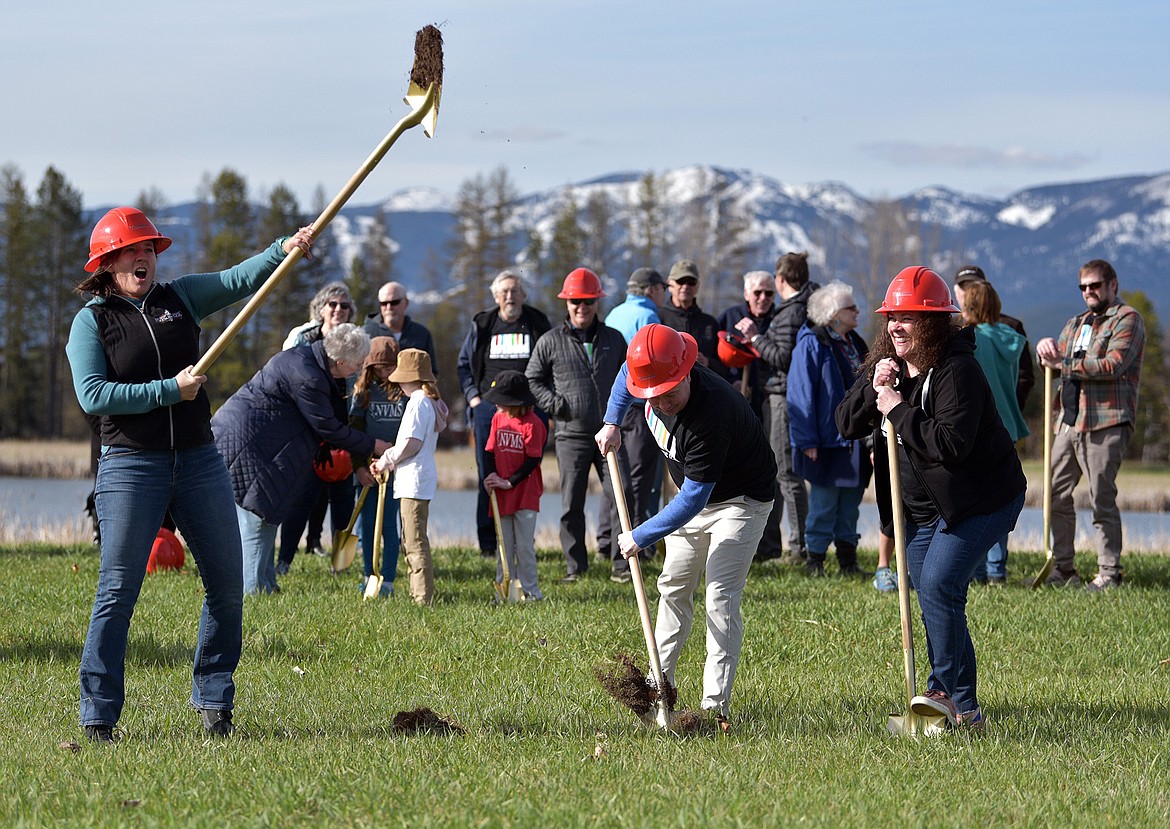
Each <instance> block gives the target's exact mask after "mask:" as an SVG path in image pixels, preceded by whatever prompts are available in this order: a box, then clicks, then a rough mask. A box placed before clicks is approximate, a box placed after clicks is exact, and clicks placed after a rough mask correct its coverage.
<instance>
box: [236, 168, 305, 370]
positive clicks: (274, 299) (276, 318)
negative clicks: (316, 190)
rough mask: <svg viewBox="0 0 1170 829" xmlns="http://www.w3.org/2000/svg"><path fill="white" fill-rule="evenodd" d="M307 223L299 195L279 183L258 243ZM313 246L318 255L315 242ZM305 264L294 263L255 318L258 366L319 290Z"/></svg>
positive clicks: (276, 347)
mask: <svg viewBox="0 0 1170 829" xmlns="http://www.w3.org/2000/svg"><path fill="white" fill-rule="evenodd" d="M307 223H308V221H307V220H306V219H305V217H304V215H303V214H302V213H301V209H300V206H299V205H298V204H297V197H296V194H294V193H293V192H292V190H290V189H289V188H288V187H287V186H286V185H285V184H278V185H276V187H274V188H273V189H272V192H271V193H269V194H268V200H267V203H266V204H265V206H264V208H263V209H262V210H261V212H260V222H259V225H258V226H257V230H256V237H257V246H260V245H266V244H270V243H271V242H272V241H273V240H275V239H279V238H281V237H282V236H290V235H292V234H293V233H295V232H296V230H297V229H298V228H300V227H303V226H304V225H306V224H307ZM313 247H314V256H315V255H316V247H317V246H316V244H314V246H313ZM306 265H307V263H306V261H305V260H304V259H303V258H302V259H301V261H300V262H298V263H297V264H296V265H294V266H293V268H292V270H291V271H290V272H289V273H288V274H286V275H285V277H284V279H282V280H281V282H280V285H278V286H277V288H276V289H275V290H274V291H273V292H272V293H271V294H269V295H268V299H267V300H266V301H265V303H264V305H263V306H262V307H261V308H260V310H259V311H257V312H256V316H255V317H253V321H254V323H255V326H256V327H255V337H254V341H253V342H252V344H251V345H252V348H251V350H250V352H249V355H248V359H249V361H250V362H251V363H252V365H253V366H254V367H255V368H256V369H258V368H259V367H260V366H261V365H263V364H264V363H265V362H267V361H268V359H269V358H270V357H271V356H272V355H273V354H275V353H276V352H277V351H279V350H280V346H281V344H282V343H283V342H284V338H285V335H286V333H287V332H288V330H289V329H291V328H293V327H294V326H297V325H300V324H301V323H303V322H304V321H305V316H306V309H307V308H308V307H309V300H310V299H312V297H313V294H314V292H315V291H316V290H317V289H316V287H314V285H313V283H311V282H310V281H309V268H308V267H306ZM235 310H238V308H237V309H235Z"/></svg>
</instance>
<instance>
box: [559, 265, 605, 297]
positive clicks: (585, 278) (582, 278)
mask: <svg viewBox="0 0 1170 829" xmlns="http://www.w3.org/2000/svg"><path fill="white" fill-rule="evenodd" d="M603 296H605V291H603V290H601V280H600V279H598V278H597V274H595V273H594V272H593V271H591V270H589V269H588V268H577V269H576V270H573V271H570V272H569V275H568V276H566V277H565V285H564V287H563V288H561V292H560V293H559V294H557V299H598V298H600V297H603Z"/></svg>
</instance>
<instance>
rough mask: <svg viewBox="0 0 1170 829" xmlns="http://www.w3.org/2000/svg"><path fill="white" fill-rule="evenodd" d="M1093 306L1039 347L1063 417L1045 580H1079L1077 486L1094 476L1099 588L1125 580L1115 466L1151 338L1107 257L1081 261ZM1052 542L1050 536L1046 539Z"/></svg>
mask: <svg viewBox="0 0 1170 829" xmlns="http://www.w3.org/2000/svg"><path fill="white" fill-rule="evenodd" d="M1080 289H1081V295H1082V296H1083V297H1084V300H1085V305H1086V306H1088V311H1086V312H1085V313H1083V314H1080V315H1078V316H1076V317H1073V318H1072V319H1071V320H1069V321H1068V322H1067V323H1066V324H1065V326H1064V330H1062V331H1061V332H1060V340H1059V342H1058V341H1055V340H1053V339H1052V338H1051V337H1045V338H1044V339H1042V340H1040V342H1038V343H1037V344H1036V355H1037V356H1038V357H1039V358H1040V364H1041V365H1043V366H1047V367H1050V368H1053V369H1060V415H1059V419H1058V423H1057V428H1056V438H1055V440H1054V441H1053V444H1052V556H1053V559H1054V560H1055V561H1054V564H1055V566H1054V567H1053V569H1052V575H1051V576H1049V577H1048V580H1047V582H1046V583H1047V584H1051V585H1055V586H1062V585H1073V586H1075V585H1078V584H1080V583H1081V579H1080V575H1079V574H1078V573H1077V571H1076V568H1075V567H1074V566H1073V537H1074V535H1075V533H1076V511H1075V510H1074V508H1073V495H1072V494H1073V489H1074V488H1075V487H1076V485H1077V482H1078V481H1080V479H1081V476H1082V475H1084V476H1086V477H1087V478H1088V481H1089V497H1090V499H1091V501H1092V508H1093V525H1094V526H1095V527H1096V528H1097V575H1096V577H1095V578H1094V579H1093V580H1092V581H1091V582H1089V583H1088V584H1086V585H1085V587H1086V589H1088V590H1091V591H1093V592H1100V591H1102V590H1107V589H1111V588H1113V587H1117V586H1118V585H1119V584H1121V511H1120V510H1119V509H1118V508H1117V470H1118V469H1119V468H1120V466H1121V459H1122V457H1123V456H1124V454H1125V447H1126V445H1127V444H1128V443H1129V438H1130V436H1131V435H1132V434H1133V429H1134V424H1135V423H1136V422H1137V397H1138V380H1139V378H1140V377H1141V372H1142V351H1143V349H1144V347H1145V342H1146V329H1145V324H1144V323H1143V322H1142V318H1141V315H1140V314H1139V313H1138V312H1137V311H1136V310H1134V309H1133V308H1131V307H1130V306H1128V305H1125V304H1123V303H1122V302H1121V301H1120V300H1119V299H1118V298H1117V271H1115V270H1113V266H1112V265H1110V264H1109V263H1108V262H1106V261H1105V260H1104V259H1093V260H1092V261H1090V262H1086V263H1085V264H1084V265H1083V266H1081V271H1080ZM1045 542H1047V539H1045Z"/></svg>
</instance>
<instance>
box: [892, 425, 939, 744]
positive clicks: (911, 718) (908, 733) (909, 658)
mask: <svg viewBox="0 0 1170 829" xmlns="http://www.w3.org/2000/svg"><path fill="white" fill-rule="evenodd" d="M886 449H887V451H888V454H889V466H890V504H891V506H892V507H893V515H894V557H895V559H896V560H897V566H898V615H899V617H901V620H902V667H903V669H904V671H905V674H906V713H905V714H890V719H889V721H888V722H887V723H886V729H887V730H888V731H889V732H890V733H891V734H893V735H894V736H895V737H917V736H918V735H919V734H923V733H926V732H927V731H928V730H933V729H940V728H942V727H943V720H945V719H946V718H945V717H941V716H940V717H930V716H923V715H921V714H915V713H914V711H913V709H912V708H911V707H910V703H911V701H912V700H913V699H914V697H915V696H917V695H918V690H917V687H916V684H917V683H916V680H915V675H914V674H915V672H914V632H913V630H912V628H911V619H910V573H909V568H908V567H907V566H906V522H905V518H904V516H903V514H902V479H901V478H899V477H898V465H899V458H898V435H897V433H896V432H895V431H894V424H893V423H891V422H890V421H889V420H886Z"/></svg>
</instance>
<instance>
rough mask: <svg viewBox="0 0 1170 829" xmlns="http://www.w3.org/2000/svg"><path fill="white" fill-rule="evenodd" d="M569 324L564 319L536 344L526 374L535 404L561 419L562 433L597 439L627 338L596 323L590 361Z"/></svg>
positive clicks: (559, 426)
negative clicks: (558, 326) (594, 436)
mask: <svg viewBox="0 0 1170 829" xmlns="http://www.w3.org/2000/svg"><path fill="white" fill-rule="evenodd" d="M569 325H570V324H569V322H568V320H565V322H564V323H563V324H562V325H561V327H560V328H555V329H553V330H552V331H549V332H548V333H547V334H545V335H544V336H543V337H541V338H540V339H539V340H537V341H536V347H535V348H534V349H532V356H531V357H530V358H529V359H528V370H527V371H526V372H525V374H526V375H527V376H528V383H529V385H531V386H532V394H533V396H534V397H535V398H536V405H538V406H539V407H540V408H541V409H543V410H544V411H546V412H548V414H549V416H551V417H552V418H553V419H554V420H556V421H557V432H558V433H559V434H562V435H575V436H581V435H588V436H589V437H592V436H593V435H595V434H596V433H597V430H598V429H600V428H601V424H602V421H603V419H604V417H605V404H606V402H608V400H609V392H610V389H611V388H613V381H614V379H615V378H616V377H617V375H618V372H619V371H620V370H621V367H622V365H623V364H624V363H625V360H626V338H625V337H623V336H622V335H621V333H620V332H618V331H616V330H615V329H613V328H610V327H609V326H607V325H602V324H601V322H599V321H598V322H595V323H594V325H595V326H596V332H595V333H594V335H593V360H592V361H590V360H589V358H588V357H587V356H586V354H585V347H584V346H583V345H582V344H581V341H580V340H578V339H577V337H576V336H575V335H574V334H573V332H572V331H570V330H569Z"/></svg>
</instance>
